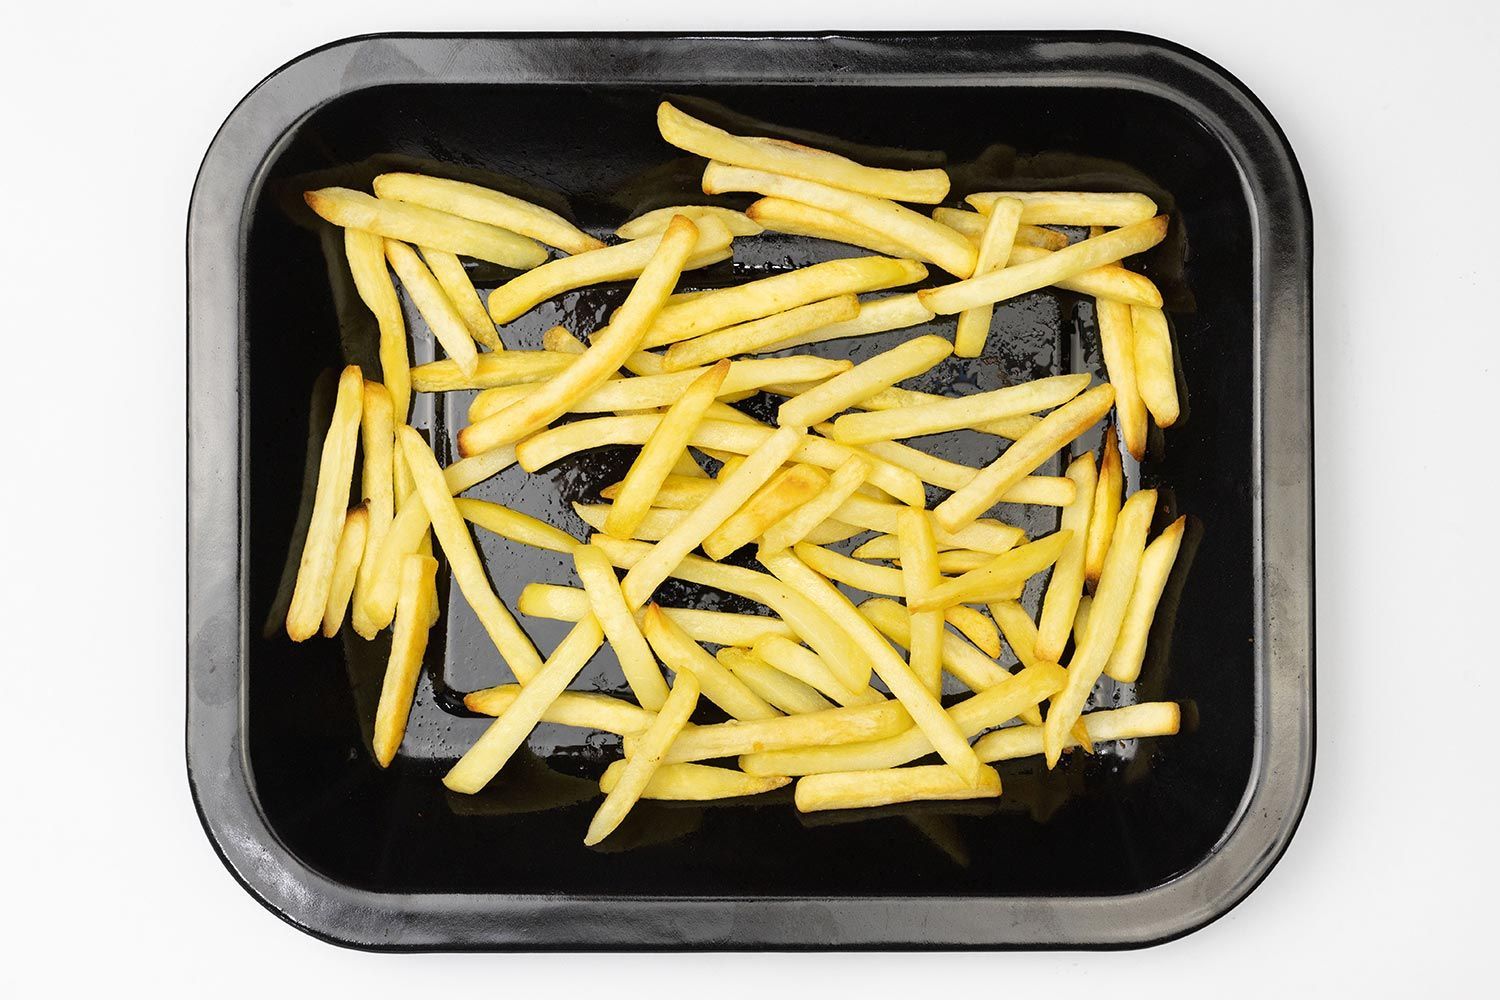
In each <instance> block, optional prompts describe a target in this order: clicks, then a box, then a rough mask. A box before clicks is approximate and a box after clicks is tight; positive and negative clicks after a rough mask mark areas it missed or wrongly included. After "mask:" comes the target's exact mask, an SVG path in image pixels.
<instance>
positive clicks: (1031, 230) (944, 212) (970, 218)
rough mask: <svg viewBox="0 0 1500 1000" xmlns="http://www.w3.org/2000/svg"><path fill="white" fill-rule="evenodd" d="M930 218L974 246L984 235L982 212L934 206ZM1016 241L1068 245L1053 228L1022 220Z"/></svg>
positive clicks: (1050, 246) (1043, 245)
mask: <svg viewBox="0 0 1500 1000" xmlns="http://www.w3.org/2000/svg"><path fill="white" fill-rule="evenodd" d="M932 218H933V220H934V221H936V222H941V223H942V224H943V225H945V226H947V227H948V228H949V229H953V230H956V231H958V232H960V233H963V234H964V235H965V236H967V237H968V238H969V239H970V241H972V242H973V243H974V245H975V246H978V245H979V241H980V239H981V238H982V237H983V236H984V227H985V220H986V219H987V218H988V216H986V215H985V214H984V213H983V212H977V211H970V210H968V209H963V208H934V209H933V210H932ZM1016 243H1017V244H1020V245H1022V246H1031V247H1041V248H1042V249H1044V250H1061V249H1062V248H1063V247H1065V246H1067V245H1068V238H1067V237H1066V236H1064V235H1063V234H1062V233H1060V232H1058V231H1057V230H1055V229H1045V228H1043V227H1041V226H1033V225H1028V224H1026V223H1024V222H1023V223H1021V224H1020V225H1019V226H1017V227H1016Z"/></svg>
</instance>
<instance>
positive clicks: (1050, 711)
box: [1042, 490, 1156, 768]
mask: <svg viewBox="0 0 1500 1000" xmlns="http://www.w3.org/2000/svg"><path fill="white" fill-rule="evenodd" d="M1155 510H1156V491H1155V490H1141V491H1140V492H1138V493H1136V494H1135V495H1134V496H1132V497H1131V498H1130V499H1129V500H1127V501H1125V506H1123V507H1122V508H1120V518H1119V521H1118V522H1117V523H1116V524H1115V530H1114V534H1113V537H1112V538H1111V540H1110V543H1109V554H1108V555H1107V556H1106V557H1105V559H1104V572H1103V573H1102V574H1101V575H1100V577H1099V586H1098V587H1097V588H1096V589H1095V591H1094V603H1093V604H1092V606H1091V607H1090V608H1089V626H1088V631H1087V632H1085V633H1084V637H1083V645H1081V646H1079V647H1078V648H1077V649H1075V650H1074V651H1073V658H1072V660H1071V661H1070V662H1069V663H1068V685H1067V687H1065V688H1063V690H1062V691H1061V692H1060V693H1059V694H1057V695H1056V696H1055V697H1053V699H1052V701H1051V704H1050V705H1049V706H1048V708H1047V718H1046V721H1045V722H1044V723H1043V730H1042V743H1043V746H1044V748H1045V750H1046V754H1047V767H1048V768H1052V767H1055V766H1056V765H1057V761H1058V758H1060V757H1061V756H1062V749H1063V743H1064V742H1065V741H1066V739H1067V737H1068V734H1069V733H1070V732H1071V731H1072V729H1073V724H1074V723H1075V722H1077V721H1078V717H1079V716H1080V715H1082V714H1083V706H1084V703H1085V702H1087V701H1088V697H1089V692H1091V691H1093V690H1094V684H1095V683H1096V682H1097V681H1098V680H1099V676H1100V675H1101V674H1102V673H1104V665H1105V663H1107V662H1108V661H1109V656H1110V653H1111V652H1112V651H1113V650H1114V646H1115V640H1116V639H1118V638H1119V634H1120V627H1121V625H1122V623H1123V621H1124V618H1125V611H1126V608H1127V607H1128V606H1129V603H1130V594H1131V591H1132V590H1134V589H1135V578H1136V571H1137V569H1138V568H1139V566H1140V562H1141V554H1142V552H1143V551H1144V550H1145V548H1146V531H1147V529H1148V528H1150V526H1151V515H1152V514H1153V513H1154V511H1155Z"/></svg>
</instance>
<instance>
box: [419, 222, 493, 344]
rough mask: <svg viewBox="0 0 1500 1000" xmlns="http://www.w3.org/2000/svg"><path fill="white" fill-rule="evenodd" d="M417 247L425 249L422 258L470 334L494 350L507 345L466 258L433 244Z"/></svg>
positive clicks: (421, 249) (422, 250)
mask: <svg viewBox="0 0 1500 1000" xmlns="http://www.w3.org/2000/svg"><path fill="white" fill-rule="evenodd" d="M417 249H419V250H420V251H421V252H422V259H423V260H424V261H426V262H427V268H428V270H430V271H431V272H432V276H433V277H434V278H436V279H437V283H438V285H439V286H440V287H441V288H442V289H443V294H444V295H446V296H447V297H448V301H449V302H451V303H452V304H453V308H454V309H455V310H456V311H457V312H458V315H459V317H460V318H461V319H462V320H463V321H464V326H466V327H468V329H469V335H470V336H471V337H473V338H474V339H475V341H477V342H478V343H481V344H483V345H484V346H485V347H488V348H489V349H490V350H492V351H503V350H505V345H504V344H502V343H500V334H498V333H496V332H495V324H494V323H491V322H490V314H489V313H488V312H486V311H485V309H484V303H483V302H481V301H479V293H478V292H477V291H475V290H474V283H473V282H472V281H470V280H469V275H468V272H467V271H465V270H464V265H463V261H461V260H459V259H458V256H457V255H456V254H451V253H449V252H448V251H446V250H438V249H436V248H434V247H418V248H417Z"/></svg>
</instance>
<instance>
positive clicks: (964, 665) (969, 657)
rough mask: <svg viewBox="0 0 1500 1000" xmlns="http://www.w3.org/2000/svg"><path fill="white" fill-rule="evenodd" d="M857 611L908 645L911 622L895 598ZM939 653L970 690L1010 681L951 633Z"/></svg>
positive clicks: (875, 601)
mask: <svg viewBox="0 0 1500 1000" xmlns="http://www.w3.org/2000/svg"><path fill="white" fill-rule="evenodd" d="M859 613H860V614H862V615H864V616H865V617H866V618H868V619H869V620H870V624H872V625H874V626H875V627H876V628H878V629H879V630H880V631H881V633H882V634H883V635H885V636H886V637H887V638H889V639H890V640H891V641H892V642H894V643H896V645H898V646H900V647H902V648H903V649H909V648H910V645H911V621H910V613H909V612H908V611H907V610H906V608H904V607H902V606H901V605H899V604H897V603H896V602H895V601H891V600H888V599H886V598H884V597H876V598H871V599H870V600H868V601H866V602H864V603H863V604H861V605H860V606H859ZM942 653H943V669H944V670H946V671H948V673H950V674H952V675H953V676H954V677H957V678H958V679H959V680H960V681H962V682H963V683H964V684H965V685H967V686H968V688H969V689H970V690H971V691H988V690H989V689H990V688H992V687H995V686H996V685H999V684H1002V683H1004V682H1006V681H1008V680H1010V673H1009V672H1008V671H1007V670H1005V668H1003V667H1001V666H1000V665H999V664H998V663H996V662H995V661H994V660H993V659H991V658H990V657H988V656H986V655H985V654H984V653H982V652H980V651H979V650H977V649H975V648H974V647H973V646H971V645H970V644H969V643H967V642H965V641H964V640H963V639H961V638H960V637H958V636H956V635H954V634H953V633H951V632H946V631H945V632H944V633H943V645H942ZM1026 711H1027V712H1031V711H1033V710H1032V709H1027V710H1026ZM1028 721H1036V722H1038V723H1040V722H1041V721H1042V717H1041V715H1040V714H1038V715H1036V718H1035V720H1028Z"/></svg>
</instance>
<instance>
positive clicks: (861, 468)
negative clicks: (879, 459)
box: [760, 456, 870, 552]
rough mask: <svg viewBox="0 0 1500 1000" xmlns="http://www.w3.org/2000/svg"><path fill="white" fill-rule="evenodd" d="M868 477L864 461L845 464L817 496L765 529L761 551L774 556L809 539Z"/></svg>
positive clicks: (849, 461)
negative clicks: (772, 553)
mask: <svg viewBox="0 0 1500 1000" xmlns="http://www.w3.org/2000/svg"><path fill="white" fill-rule="evenodd" d="M869 473H870V464H869V463H868V462H866V461H865V460H864V459H862V458H859V457H858V456H855V457H852V458H850V459H848V460H847V461H845V462H844V464H843V465H840V466H839V467H838V468H837V469H835V470H834V471H833V475H832V476H831V477H828V478H827V480H826V482H825V484H824V486H823V488H822V489H821V491H820V492H818V493H817V495H816V496H813V497H812V498H811V499H809V500H806V501H805V502H803V503H802V504H800V505H799V506H797V507H796V508H795V509H794V510H791V511H789V512H788V513H787V514H786V515H785V516H783V517H782V518H781V519H780V520H778V521H776V522H775V523H774V524H772V525H771V526H770V527H768V528H766V529H765V532H764V533H763V534H762V535H761V537H760V544H761V548H764V549H766V550H767V551H770V552H775V551H778V550H780V549H786V548H790V547H791V546H793V545H796V544H797V543H798V542H801V541H804V540H805V539H808V538H810V537H812V536H813V534H814V533H815V532H816V530H817V528H818V526H819V525H822V524H826V523H827V522H828V520H829V519H830V518H832V517H833V512H834V511H836V510H838V508H839V507H840V506H841V505H842V504H843V503H844V501H845V500H847V499H849V497H850V496H851V495H853V493H854V491H855V490H857V489H859V487H860V486H861V485H862V484H863V483H864V481H865V477H866V476H868V475H869ZM836 523H843V522H836Z"/></svg>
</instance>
